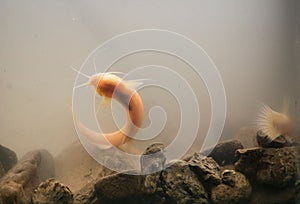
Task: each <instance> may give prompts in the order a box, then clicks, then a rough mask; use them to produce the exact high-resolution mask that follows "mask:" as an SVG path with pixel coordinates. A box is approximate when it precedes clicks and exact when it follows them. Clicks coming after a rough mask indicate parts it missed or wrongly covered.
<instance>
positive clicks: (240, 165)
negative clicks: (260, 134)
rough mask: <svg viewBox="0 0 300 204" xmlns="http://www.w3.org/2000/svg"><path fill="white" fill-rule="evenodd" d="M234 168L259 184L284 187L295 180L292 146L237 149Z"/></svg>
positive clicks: (294, 157) (294, 155) (295, 170)
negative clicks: (237, 158) (236, 159)
mask: <svg viewBox="0 0 300 204" xmlns="http://www.w3.org/2000/svg"><path fill="white" fill-rule="evenodd" d="M237 155H238V157H239V160H238V161H237V162H236V163H235V169H236V170H237V171H240V172H242V173H244V174H245V175H247V176H248V177H249V178H250V179H254V180H256V181H257V182H258V183H260V184H266V185H269V186H273V187H279V188H284V187H286V186H288V185H291V184H293V183H294V182H295V181H296V173H297V169H296V151H295V148H294V147H284V148H280V149H276V148H252V149H243V150H238V151H237Z"/></svg>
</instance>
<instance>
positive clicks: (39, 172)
mask: <svg viewBox="0 0 300 204" xmlns="http://www.w3.org/2000/svg"><path fill="white" fill-rule="evenodd" d="M50 158H52V157H51V155H50V154H49V153H48V152H47V151H46V150H37V151H32V152H28V153H27V154H26V155H25V156H24V157H23V158H21V160H20V161H19V162H18V163H17V164H16V165H15V166H14V167H13V168H12V169H10V170H9V171H8V172H7V174H6V175H5V176H4V177H2V179H1V181H0V203H26V204H27V203H29V202H30V199H31V195H32V192H33V190H34V189H35V188H36V187H37V185H38V184H39V183H40V182H41V181H42V180H43V179H44V178H47V177H48V178H49V177H53V175H54V167H53V162H52V163H51V162H49V161H50V160H51V159H50ZM45 160H46V161H48V162H47V163H45V162H44V161H45Z"/></svg>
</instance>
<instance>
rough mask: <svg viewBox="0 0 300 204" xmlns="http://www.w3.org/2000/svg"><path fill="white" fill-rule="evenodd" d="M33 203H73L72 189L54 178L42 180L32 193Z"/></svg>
mask: <svg viewBox="0 0 300 204" xmlns="http://www.w3.org/2000/svg"><path fill="white" fill-rule="evenodd" d="M32 203H33V204H72V203H73V194H72V192H71V191H70V189H69V188H68V187H67V186H65V185H63V184H61V183H60V182H58V181H55V180H54V179H53V178H51V179H48V180H46V181H44V182H42V183H41V184H40V185H39V186H38V188H37V189H35V190H34V193H33V195H32Z"/></svg>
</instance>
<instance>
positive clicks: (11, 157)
mask: <svg viewBox="0 0 300 204" xmlns="http://www.w3.org/2000/svg"><path fill="white" fill-rule="evenodd" d="M17 161H18V159H17V155H16V153H15V152H14V151H12V150H10V149H8V148H7V147H4V146H2V145H0V163H1V166H2V170H3V171H4V172H7V171H8V170H9V169H11V168H12V167H13V166H14V165H15V164H16V163H17Z"/></svg>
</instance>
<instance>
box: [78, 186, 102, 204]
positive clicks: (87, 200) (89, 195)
mask: <svg viewBox="0 0 300 204" xmlns="http://www.w3.org/2000/svg"><path fill="white" fill-rule="evenodd" d="M96 203H98V198H97V196H96V194H95V189H94V182H90V183H87V184H86V185H85V186H84V187H82V188H81V189H80V190H79V191H77V192H76V193H75V196H74V204H96Z"/></svg>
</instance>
